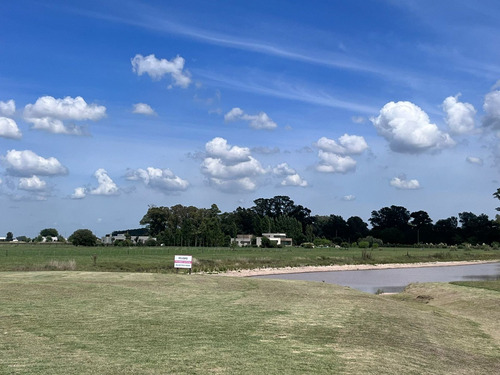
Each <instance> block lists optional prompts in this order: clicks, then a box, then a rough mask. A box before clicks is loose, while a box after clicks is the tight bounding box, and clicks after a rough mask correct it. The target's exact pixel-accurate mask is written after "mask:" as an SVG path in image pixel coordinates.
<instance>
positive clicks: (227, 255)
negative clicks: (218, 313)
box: [0, 244, 500, 273]
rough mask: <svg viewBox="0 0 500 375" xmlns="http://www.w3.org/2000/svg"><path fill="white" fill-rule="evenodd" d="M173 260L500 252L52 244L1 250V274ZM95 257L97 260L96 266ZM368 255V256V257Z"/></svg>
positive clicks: (374, 260)
mask: <svg viewBox="0 0 500 375" xmlns="http://www.w3.org/2000/svg"><path fill="white" fill-rule="evenodd" d="M175 254H189V255H193V258H194V264H193V271H194V272H221V271H228V270H239V269H257V268H283V267H304V266H329V265H346V264H355V265H357V264H382V263H421V262H436V261H466V260H498V259H500V250H483V249H453V250H450V249H436V248H433V249H428V248H426V249H420V248H379V249H374V250H370V251H368V252H367V253H366V254H365V257H363V255H362V254H363V251H362V249H358V248H349V249H335V248H316V249H304V248H300V247H292V248H282V249H260V248H237V249H235V250H233V249H230V248H210V247H207V248H201V247H197V248H186V247H184V248H181V247H131V248H123V247H90V248H89V247H75V246H72V245H52V244H48V245H47V244H17V245H13V244H1V245H0V271H43V270H77V271H124V272H161V273H168V272H173V271H174V269H173V258H174V255H175ZM94 255H96V256H97V257H96V259H95V264H94V257H93V256H94ZM366 255H368V256H366Z"/></svg>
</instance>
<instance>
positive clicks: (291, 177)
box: [273, 163, 308, 187]
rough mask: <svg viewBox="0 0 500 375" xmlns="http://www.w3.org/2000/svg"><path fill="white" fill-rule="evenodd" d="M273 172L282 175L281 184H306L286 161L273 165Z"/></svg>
mask: <svg viewBox="0 0 500 375" xmlns="http://www.w3.org/2000/svg"><path fill="white" fill-rule="evenodd" d="M273 174H274V175H276V176H279V177H284V179H283V180H282V181H281V183H280V185H281V186H300V187H306V186H308V183H307V181H306V180H304V179H303V178H302V177H300V175H299V174H298V173H297V171H296V170H295V169H293V168H291V167H290V166H289V165H288V164H287V163H281V164H278V165H277V166H276V167H274V168H273Z"/></svg>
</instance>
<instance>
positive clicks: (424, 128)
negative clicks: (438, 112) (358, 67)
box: [370, 102, 455, 153]
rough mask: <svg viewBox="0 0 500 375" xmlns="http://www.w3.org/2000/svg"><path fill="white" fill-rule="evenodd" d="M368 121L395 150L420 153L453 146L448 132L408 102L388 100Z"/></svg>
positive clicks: (453, 143)
mask: <svg viewBox="0 0 500 375" xmlns="http://www.w3.org/2000/svg"><path fill="white" fill-rule="evenodd" d="M370 121H371V122H372V123H373V125H374V126H375V128H376V129H377V131H378V133H379V134H380V135H381V136H383V137H384V138H385V139H386V140H387V141H388V142H389V146H390V148H391V150H393V151H395V152H401V153H422V152H426V151H437V150H441V149H443V148H446V147H451V146H453V145H455V141H453V139H451V137H450V135H449V134H447V133H443V132H442V131H440V130H439V129H438V127H437V126H436V125H435V124H431V123H430V120H429V116H428V115H427V114H426V113H425V112H424V111H423V110H422V109H421V108H420V107H418V106H416V105H415V104H413V103H411V102H397V103H394V102H390V103H387V104H386V105H385V106H384V107H383V108H382V109H381V110H380V114H379V116H378V117H372V118H371V119H370Z"/></svg>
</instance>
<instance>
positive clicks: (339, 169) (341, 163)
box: [316, 150, 356, 173]
mask: <svg viewBox="0 0 500 375" xmlns="http://www.w3.org/2000/svg"><path fill="white" fill-rule="evenodd" d="M318 157H319V159H320V164H319V165H318V166H317V167H316V170H317V171H318V172H327V173H347V172H350V171H353V170H355V169H356V160H354V159H353V158H351V157H350V156H342V155H338V154H334V153H331V152H325V151H323V150H319V153H318Z"/></svg>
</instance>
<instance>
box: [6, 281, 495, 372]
mask: <svg viewBox="0 0 500 375" xmlns="http://www.w3.org/2000/svg"><path fill="white" fill-rule="evenodd" d="M421 294H425V295H430V296H432V298H431V299H428V301H430V302H429V303H427V304H426V303H422V302H418V301H420V300H421V299H418V298H417V297H418V296H419V295H421ZM499 302H500V294H499V293H498V292H495V291H491V290H484V289H475V288H474V289H473V288H468V287H464V286H456V285H448V284H418V285H416V286H412V287H410V288H408V291H406V292H405V293H403V294H401V295H396V296H375V295H371V294H366V293H361V292H358V291H355V290H352V289H349V288H344V287H339V286H335V285H329V284H324V283H311V282H293V281H284V280H258V279H247V278H231V277H224V276H214V275H191V276H188V275H165V274H147V273H140V274H139V273H105V272H29V273H26V272H17V273H15V272H4V273H0V353H1V354H0V374H51V375H58V374H64V375H67V374H308V373H311V374H334V373H343V374H423V373H425V374H493V373H500V347H499V345H500V338H499V337H498V333H499V332H500V327H499V323H498V322H500V311H499V309H498V304H499ZM475 310H477V311H479V312H480V313H474V311H475Z"/></svg>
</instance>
